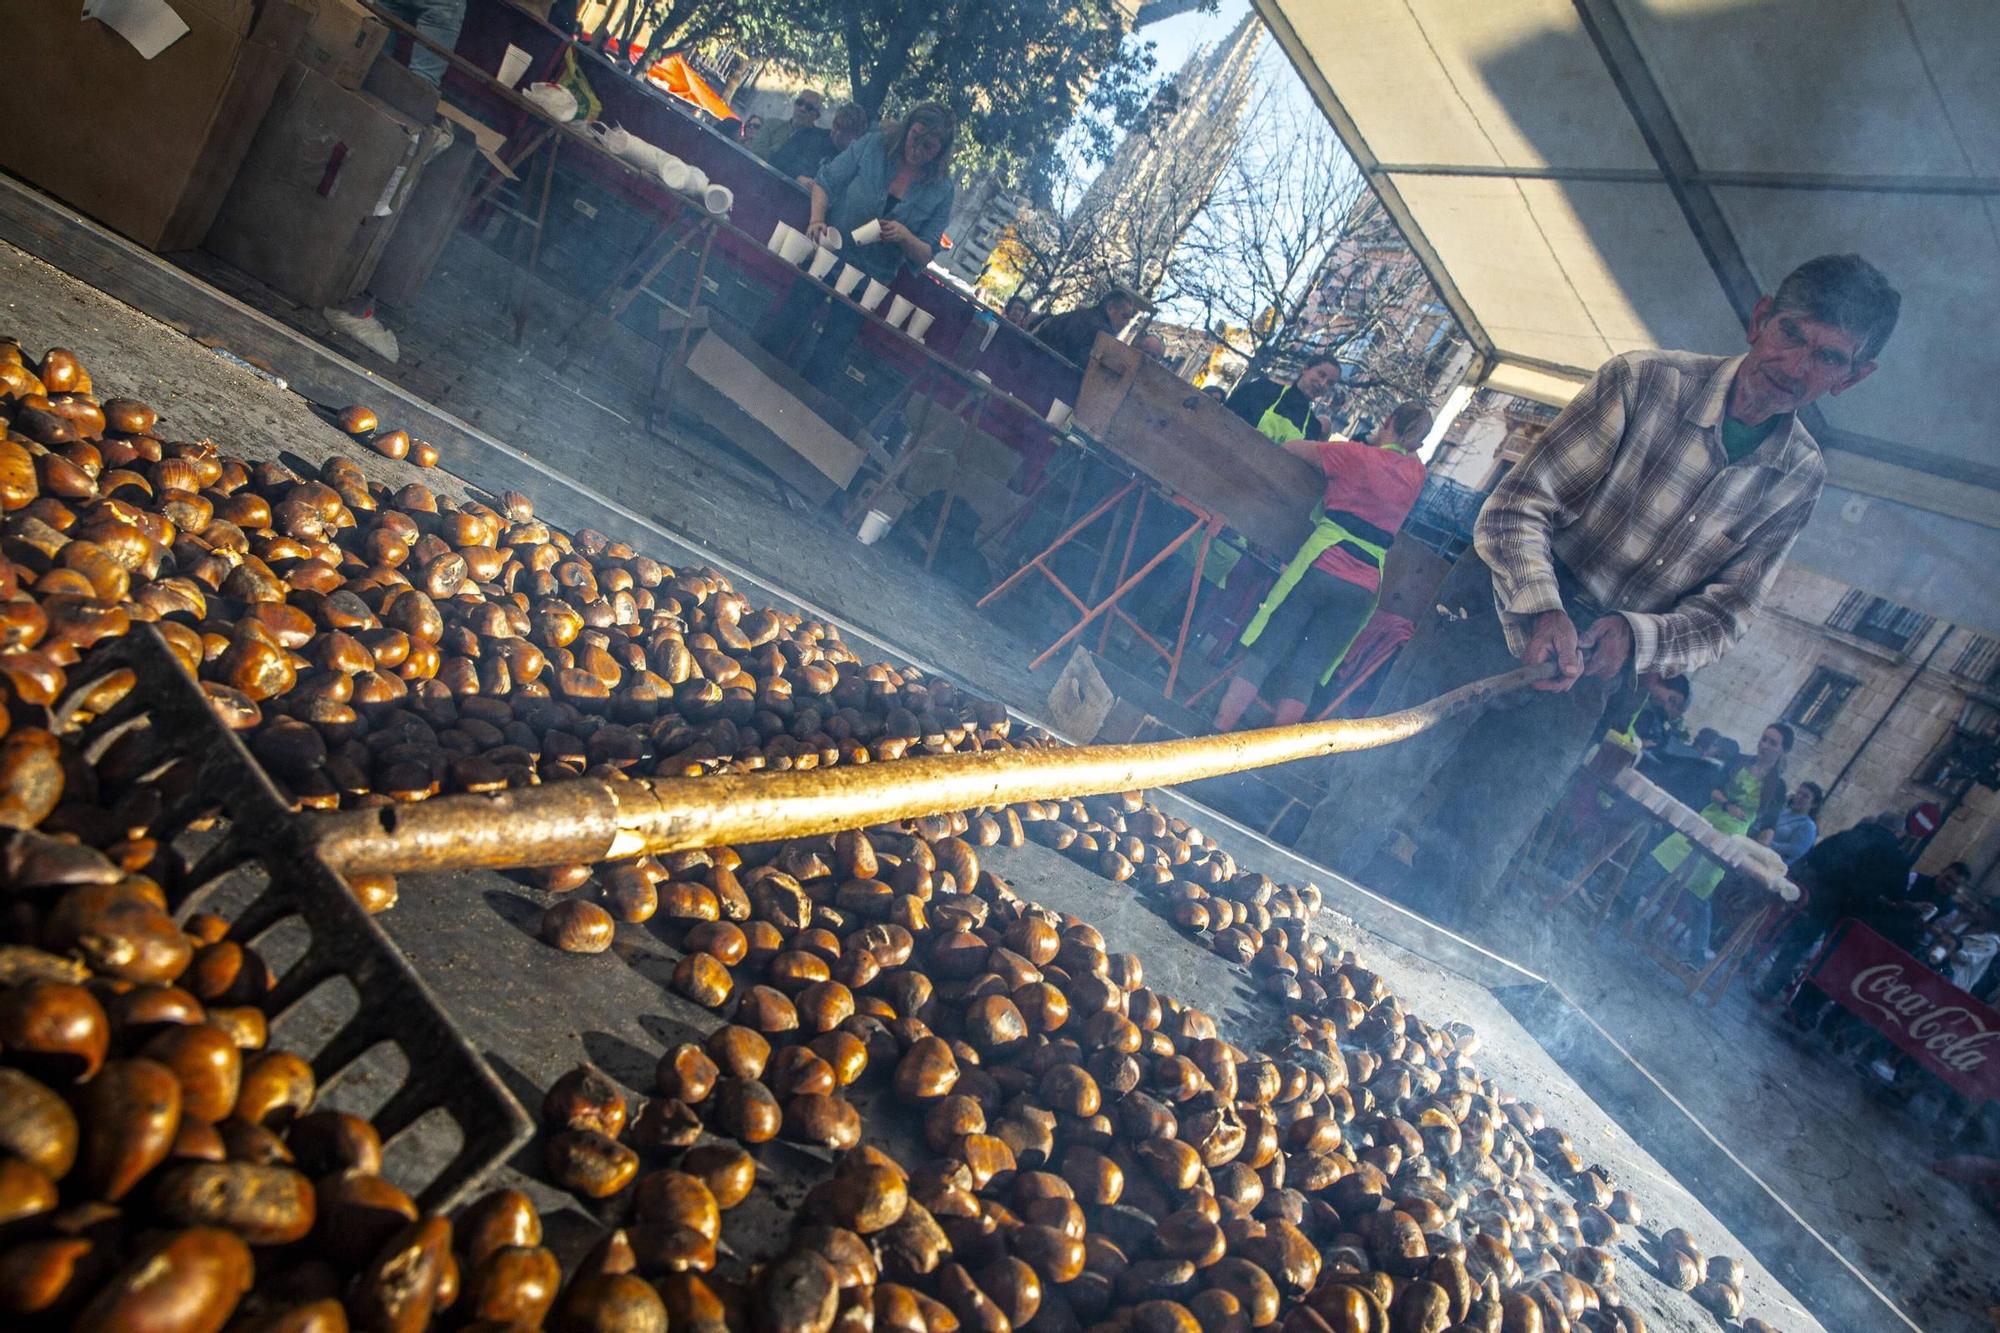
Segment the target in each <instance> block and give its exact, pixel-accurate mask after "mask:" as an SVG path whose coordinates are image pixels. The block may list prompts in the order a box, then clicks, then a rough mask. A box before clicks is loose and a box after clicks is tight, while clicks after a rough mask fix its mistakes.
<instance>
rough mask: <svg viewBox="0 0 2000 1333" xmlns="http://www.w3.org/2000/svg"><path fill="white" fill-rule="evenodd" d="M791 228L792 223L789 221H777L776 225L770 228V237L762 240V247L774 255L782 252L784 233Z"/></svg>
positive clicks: (783, 249)
mask: <svg viewBox="0 0 2000 1333" xmlns="http://www.w3.org/2000/svg"><path fill="white" fill-rule="evenodd" d="M791 229H792V224H791V223H789V222H780V223H778V225H777V226H775V227H773V228H771V239H770V240H768V241H766V242H764V248H765V249H766V250H769V251H770V252H771V253H772V254H774V255H778V254H783V253H784V252H785V233H786V232H788V231H790V230H791Z"/></svg>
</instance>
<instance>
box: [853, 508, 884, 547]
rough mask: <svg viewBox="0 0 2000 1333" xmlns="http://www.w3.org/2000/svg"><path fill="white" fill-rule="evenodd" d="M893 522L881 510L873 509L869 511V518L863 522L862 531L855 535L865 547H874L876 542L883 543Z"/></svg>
mask: <svg viewBox="0 0 2000 1333" xmlns="http://www.w3.org/2000/svg"><path fill="white" fill-rule="evenodd" d="M891 521H892V520H891V519H890V517H889V516H888V515H887V514H885V513H883V512H882V511H881V510H879V509H871V510H869V511H868V515H867V517H865V518H863V519H862V520H861V531H860V532H857V533H856V534H854V535H855V537H856V539H857V540H859V541H860V543H861V544H862V545H863V546H873V545H874V544H875V543H876V542H879V541H881V540H882V538H883V536H884V535H885V534H886V533H887V532H888V531H889V524H890V522H891Z"/></svg>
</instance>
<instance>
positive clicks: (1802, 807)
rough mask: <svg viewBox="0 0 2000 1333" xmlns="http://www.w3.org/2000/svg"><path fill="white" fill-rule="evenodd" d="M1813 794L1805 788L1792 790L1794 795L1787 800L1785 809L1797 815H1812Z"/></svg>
mask: <svg viewBox="0 0 2000 1333" xmlns="http://www.w3.org/2000/svg"><path fill="white" fill-rule="evenodd" d="M1812 803H1813V797H1812V793H1811V792H1810V791H1808V790H1806V789H1805V788H1804V787H1794V788H1792V794H1791V795H1790V796H1787V797H1786V798H1785V807H1786V808H1787V809H1789V810H1790V811H1791V812H1792V813H1793V814H1795V815H1806V814H1811V813H1812Z"/></svg>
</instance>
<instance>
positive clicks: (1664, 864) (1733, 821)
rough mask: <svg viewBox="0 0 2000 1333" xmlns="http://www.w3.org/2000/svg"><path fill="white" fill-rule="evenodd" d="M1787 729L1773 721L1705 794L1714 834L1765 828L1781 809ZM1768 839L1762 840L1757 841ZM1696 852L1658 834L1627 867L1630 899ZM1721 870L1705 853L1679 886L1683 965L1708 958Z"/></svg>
mask: <svg viewBox="0 0 2000 1333" xmlns="http://www.w3.org/2000/svg"><path fill="white" fill-rule="evenodd" d="M1793 739H1794V737H1793V732H1792V729H1791V727H1789V726H1787V725H1786V724H1785V723H1783V722H1774V723H1772V724H1771V725H1770V726H1768V727H1766V728H1764V731H1763V734H1762V735H1761V736H1759V737H1758V739H1757V753H1756V754H1755V755H1753V756H1751V757H1750V758H1749V759H1747V760H1744V761H1741V762H1739V763H1738V764H1737V765H1735V767H1734V768H1733V769H1732V770H1731V771H1730V772H1729V773H1727V774H1726V775H1725V776H1724V777H1723V779H1722V783H1721V785H1720V786H1718V787H1716V788H1715V789H1714V790H1713V791H1711V792H1709V796H1708V804H1707V805H1706V806H1704V807H1703V808H1702V811H1701V817H1702V819H1703V820H1705V821H1706V822H1707V823H1708V826H1709V827H1710V828H1712V829H1714V830H1716V831H1717V832H1718V833H1734V834H1747V833H1749V832H1750V831H1751V829H1753V828H1759V829H1768V828H1770V827H1772V826H1774V825H1775V824H1776V822H1777V818H1778V812H1779V811H1781V810H1783V809H1784V808H1785V756H1786V755H1787V754H1789V753H1790V752H1791V748H1792V742H1793ZM1760 841H1768V839H1760ZM1695 855H1697V853H1696V851H1695V849H1694V844H1693V843H1692V842H1691V841H1689V840H1688V838H1687V836H1686V835H1685V834H1680V833H1671V834H1668V835H1667V836H1666V837H1665V838H1662V839H1661V840H1660V842H1659V845H1658V846H1656V847H1654V848H1653V851H1652V854H1651V855H1650V856H1647V857H1642V858H1641V859H1640V861H1639V864H1638V866H1637V867H1635V868H1634V869H1633V872H1632V880H1633V884H1634V886H1635V889H1636V892H1635V895H1634V901H1635V902H1636V901H1640V900H1643V899H1644V897H1645V896H1646V895H1647V894H1649V893H1651V892H1652V891H1653V890H1654V889H1655V888H1656V887H1658V885H1659V883H1660V881H1661V880H1663V879H1665V878H1666V877H1667V876H1668V875H1671V874H1673V873H1674V871H1676V870H1678V869H1680V867H1681V865H1682V863H1683V862H1685V861H1686V860H1687V859H1688V858H1689V857H1690V856H1695ZM1722 875H1723V868H1722V867H1721V866H1720V865H1719V864H1717V863H1716V862H1714V861H1712V860H1709V859H1708V858H1706V857H1703V858H1702V862H1701V863H1700V864H1699V865H1696V866H1694V867H1693V868H1692V870H1691V871H1690V873H1689V875H1688V877H1687V879H1686V881H1685V882H1684V883H1683V884H1682V887H1683V888H1684V889H1685V890H1686V891H1687V894H1688V900H1689V901H1688V908H1687V917H1686V921H1687V933H1688V940H1687V952H1686V958H1687V962H1688V964H1689V966H1700V965H1701V964H1702V963H1704V962H1706V961H1707V960H1708V959H1709V958H1711V957H1712V956H1713V954H1712V952H1711V950H1710V949H1709V947H1708V940H1709V931H1710V928H1711V926H1712V925H1713V921H1714V918H1713V915H1712V912H1711V907H1710V900H1711V899H1712V898H1713V897H1714V896H1715V889H1716V886H1717V885H1718V884H1720V883H1721V882H1722Z"/></svg>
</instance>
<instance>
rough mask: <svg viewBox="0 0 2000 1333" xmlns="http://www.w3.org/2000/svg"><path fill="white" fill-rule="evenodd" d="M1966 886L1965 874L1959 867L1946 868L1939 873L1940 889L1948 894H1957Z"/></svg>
mask: <svg viewBox="0 0 2000 1333" xmlns="http://www.w3.org/2000/svg"><path fill="white" fill-rule="evenodd" d="M1964 885H1965V872H1964V871H1963V870H1960V869H1959V868H1958V867H1957V866H1955V865H1951V866H1946V867H1945V868H1944V869H1943V870H1940V871H1938V888H1940V889H1942V890H1943V891H1944V892H1946V893H1957V892H1958V891H1959V889H1961V888H1963V887H1964Z"/></svg>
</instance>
